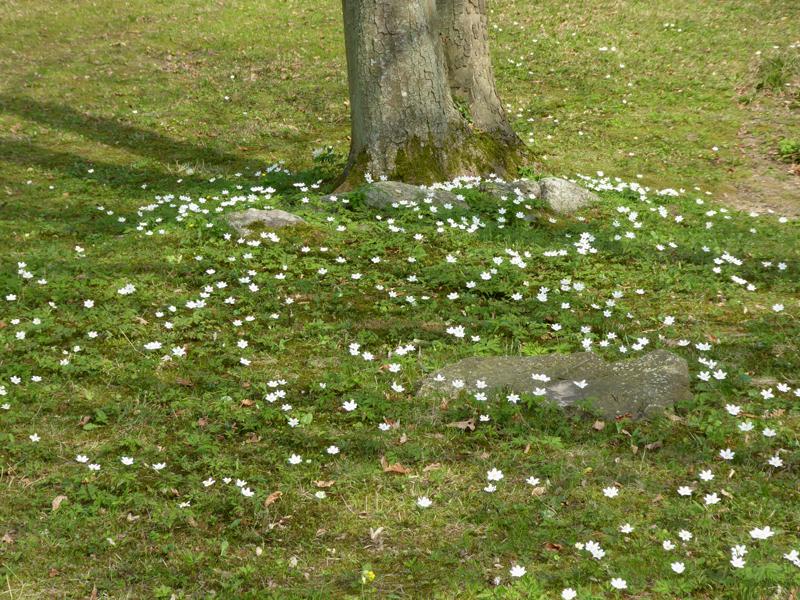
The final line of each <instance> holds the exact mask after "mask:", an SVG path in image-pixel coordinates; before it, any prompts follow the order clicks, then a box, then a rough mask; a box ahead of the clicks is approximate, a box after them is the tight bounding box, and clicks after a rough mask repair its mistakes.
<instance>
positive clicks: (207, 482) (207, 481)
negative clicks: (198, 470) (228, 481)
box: [203, 477, 216, 487]
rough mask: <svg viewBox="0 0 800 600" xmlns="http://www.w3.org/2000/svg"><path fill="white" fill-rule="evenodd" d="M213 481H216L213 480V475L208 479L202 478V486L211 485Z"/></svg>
mask: <svg viewBox="0 0 800 600" xmlns="http://www.w3.org/2000/svg"><path fill="white" fill-rule="evenodd" d="M215 483H216V481H215V480H214V478H213V477H209V478H208V479H204V480H203V487H211V486H212V485H214V484H215Z"/></svg>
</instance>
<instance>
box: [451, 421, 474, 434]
mask: <svg viewBox="0 0 800 600" xmlns="http://www.w3.org/2000/svg"><path fill="white" fill-rule="evenodd" d="M447 426H448V427H454V428H455V429H460V430H461V431H475V419H467V420H466V421H455V422H453V423H448V424H447Z"/></svg>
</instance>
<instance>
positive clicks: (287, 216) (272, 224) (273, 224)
mask: <svg viewBox="0 0 800 600" xmlns="http://www.w3.org/2000/svg"><path fill="white" fill-rule="evenodd" d="M226 218H227V220H228V223H229V224H230V226H231V227H233V228H234V229H235V230H236V231H237V232H238V233H239V235H247V234H249V233H253V232H254V231H257V230H259V229H280V228H281V227H288V226H290V225H297V224H299V223H305V221H304V220H303V219H301V218H300V217H298V216H297V215H293V214H292V213H290V212H286V211H285V210H277V209H275V210H259V209H257V208H248V209H247V210H241V211H237V212H232V213H228V214H227V215H226Z"/></svg>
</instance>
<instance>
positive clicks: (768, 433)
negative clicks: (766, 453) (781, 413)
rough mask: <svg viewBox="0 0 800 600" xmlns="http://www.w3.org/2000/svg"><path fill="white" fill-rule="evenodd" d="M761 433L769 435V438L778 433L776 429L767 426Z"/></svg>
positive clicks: (765, 435)
mask: <svg viewBox="0 0 800 600" xmlns="http://www.w3.org/2000/svg"><path fill="white" fill-rule="evenodd" d="M761 434H762V435H763V436H764V437H768V438H769V437H775V436H776V435H778V434H777V433H776V431H775V430H774V429H770V428H769V427H767V428H766V429H764V430H763V431H762V432H761Z"/></svg>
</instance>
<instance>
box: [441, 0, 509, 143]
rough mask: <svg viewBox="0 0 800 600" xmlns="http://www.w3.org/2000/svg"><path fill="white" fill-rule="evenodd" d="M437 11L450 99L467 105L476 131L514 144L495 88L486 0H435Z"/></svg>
mask: <svg viewBox="0 0 800 600" xmlns="http://www.w3.org/2000/svg"><path fill="white" fill-rule="evenodd" d="M436 10H437V17H438V31H439V35H440V36H441V40H442V47H443V51H444V56H445V61H446V64H447V77H448V83H449V84H450V92H451V93H452V95H453V98H454V99H455V100H456V101H460V102H462V103H464V104H466V106H467V108H468V111H469V113H468V114H469V116H470V119H471V121H472V124H473V125H474V126H475V127H476V128H478V129H480V130H481V131H488V132H494V133H497V134H499V135H500V136H501V137H502V138H504V139H507V140H509V142H513V141H514V140H515V138H517V136H516V134H515V133H514V131H513V130H512V129H511V125H510V124H509V122H508V119H507V118H506V113H505V110H504V109H503V105H502V104H501V102H500V97H499V96H498V95H497V89H496V87H495V81H494V72H493V71H492V63H491V57H490V55H489V21H488V17H487V14H486V0H437V2H436Z"/></svg>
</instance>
